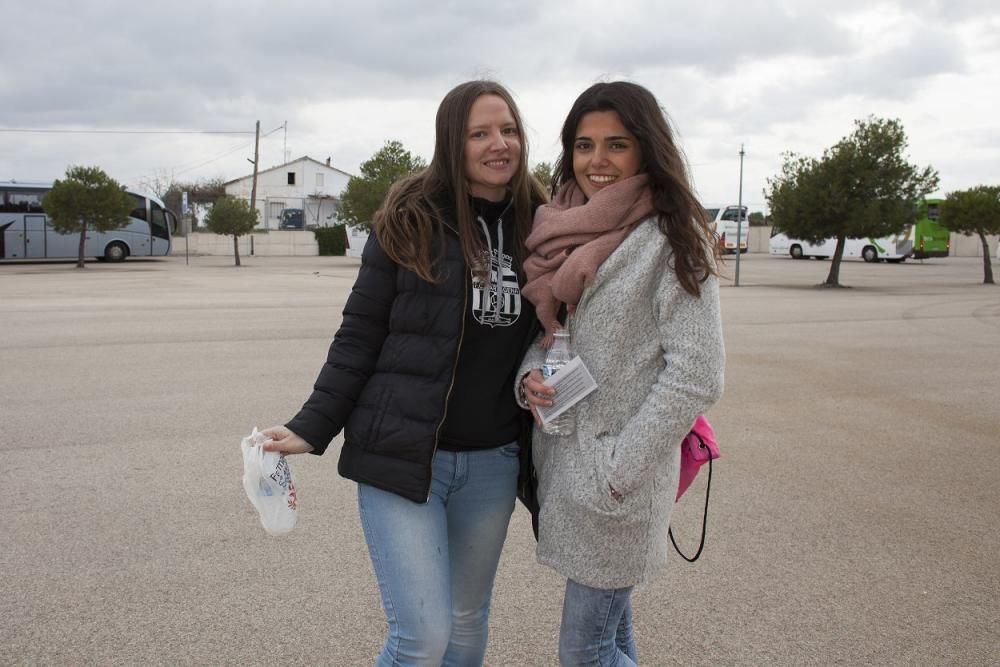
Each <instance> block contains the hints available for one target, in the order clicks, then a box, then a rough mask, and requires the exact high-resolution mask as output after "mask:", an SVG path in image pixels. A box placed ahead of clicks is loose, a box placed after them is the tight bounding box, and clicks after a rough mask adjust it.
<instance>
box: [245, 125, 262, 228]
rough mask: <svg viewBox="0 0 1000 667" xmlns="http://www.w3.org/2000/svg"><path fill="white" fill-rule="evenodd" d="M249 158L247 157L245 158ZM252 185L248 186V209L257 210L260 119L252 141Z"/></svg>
mask: <svg viewBox="0 0 1000 667" xmlns="http://www.w3.org/2000/svg"><path fill="white" fill-rule="evenodd" d="M247 159H248V160H249V158H247ZM250 162H253V185H252V186H251V187H250V210H251V211H254V212H255V213H256V211H257V163H258V162H260V121H259V120H258V121H257V138H256V139H255V140H254V143H253V160H250Z"/></svg>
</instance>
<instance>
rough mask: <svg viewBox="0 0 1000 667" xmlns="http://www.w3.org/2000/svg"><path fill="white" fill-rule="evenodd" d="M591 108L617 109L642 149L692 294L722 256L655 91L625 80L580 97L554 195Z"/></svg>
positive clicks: (566, 131) (565, 131)
mask: <svg viewBox="0 0 1000 667" xmlns="http://www.w3.org/2000/svg"><path fill="white" fill-rule="evenodd" d="M593 111H614V112H615V113H617V114H618V117H619V118H621V121H622V125H624V126H625V129H627V130H628V131H629V132H630V133H631V134H632V135H633V136H634V137H635V138H636V139H637V140H638V142H639V147H640V149H641V150H642V165H641V167H640V169H639V171H640V173H645V174H648V175H649V186H650V189H651V190H652V193H653V207H654V208H655V209H656V212H657V213H658V214H659V225H660V231H661V232H663V233H664V234H665V235H666V237H667V238H668V239H669V240H670V245H671V247H672V248H673V256H674V271H675V272H676V273H677V280H678V281H679V282H680V284H681V286H682V287H683V288H684V289H685V290H686V291H687V292H688V293H689V294H691V295H693V296H699V295H700V294H701V283H702V282H704V281H705V280H706V279H708V277H709V276H710V275H718V269H717V265H716V261H717V259H718V258H719V257H720V256H721V255H720V253H719V248H718V245H717V244H715V243H714V242H713V240H714V237H715V235H714V234H713V232H712V231H711V229H710V228H709V226H708V221H707V220H706V217H705V209H704V208H702V206H701V204H700V203H699V202H698V199H697V198H696V197H695V195H694V191H693V189H692V187H691V181H690V178H689V176H688V169H687V163H686V160H685V159H684V154H683V153H682V152H681V150H680V148H679V147H678V146H677V144H676V143H675V142H674V137H673V132H671V130H670V124H669V123H668V122H667V118H666V113H665V112H664V111H663V109H662V108H661V107H660V105H659V104H658V103H657V101H656V98H655V97H654V96H653V94H652V93H651V92H649V91H648V90H647V89H645V88H643V87H642V86H640V85H638V84H635V83H629V82H627V81H615V82H612V83H596V84H594V85H593V86H591V87H590V88H588V89H587V90H585V91H583V93H581V95H580V96H579V97H578V98H576V102H574V103H573V108H572V109H570V111H569V115H568V116H567V117H566V122H565V123H563V128H562V154H561V155H560V156H559V159H558V161H557V162H556V166H555V168H554V169H553V178H552V188H553V194H554V193H555V191H556V190H558V188H559V186H561V185H562V184H563V183H566V182H568V181H571V180H573V179H575V178H576V176H575V175H574V173H573V145H574V144H575V143H576V130H577V127H578V126H579V124H580V121H581V120H582V119H583V117H584V116H585V115H586V114H588V113H591V112H593Z"/></svg>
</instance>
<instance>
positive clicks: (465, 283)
mask: <svg viewBox="0 0 1000 667" xmlns="http://www.w3.org/2000/svg"><path fill="white" fill-rule="evenodd" d="M462 288H463V291H464V292H465V295H464V297H463V299H462V312H461V315H462V327H461V329H460V330H459V334H458V345H457V346H456V347H455V361H453V362H452V364H451V382H450V383H449V384H448V392H447V393H446V394H445V395H444V412H443V413H442V414H441V421H440V422H438V426H437V430H436V431H435V432H434V449H432V450H431V458H430V460H429V461H428V462H427V502H429V501H430V499H431V487H432V486H433V484H434V455H435V454H437V450H438V441H439V440H440V438H441V427H442V426H444V420H445V419H447V418H448V400H449V399H450V398H451V390H452V389H454V388H455V376H456V375H458V358H459V356H460V355H461V353H462V342H463V341H464V340H465V315H466V313H465V309H466V308H468V307H469V289H471V286H470V285H469V272H468V270H466V271H465V278H464V279H463V280H462Z"/></svg>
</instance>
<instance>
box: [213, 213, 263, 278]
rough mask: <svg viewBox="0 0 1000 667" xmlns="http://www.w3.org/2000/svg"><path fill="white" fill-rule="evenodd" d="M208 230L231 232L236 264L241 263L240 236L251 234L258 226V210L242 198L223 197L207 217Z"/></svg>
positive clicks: (223, 232)
mask: <svg viewBox="0 0 1000 667" xmlns="http://www.w3.org/2000/svg"><path fill="white" fill-rule="evenodd" d="M205 224H206V225H208V231H210V232H212V233H213V234H231V235H232V237H233V257H235V258H236V266H239V265H240V246H239V238H240V237H241V236H243V235H244V234H249V233H250V232H251V231H253V228H254V227H256V226H257V211H256V210H252V209H251V208H250V204H249V203H247V202H245V201H243V200H242V199H234V198H232V197H221V198H219V199H217V200H216V202H215V204H213V205H212V209H211V210H210V211H209V212H208V215H207V216H206V217H205Z"/></svg>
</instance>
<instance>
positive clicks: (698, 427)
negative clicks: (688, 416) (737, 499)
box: [676, 415, 721, 500]
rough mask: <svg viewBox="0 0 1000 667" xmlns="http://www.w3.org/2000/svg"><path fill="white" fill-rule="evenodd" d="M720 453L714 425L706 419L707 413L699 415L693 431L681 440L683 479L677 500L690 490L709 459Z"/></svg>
mask: <svg viewBox="0 0 1000 667" xmlns="http://www.w3.org/2000/svg"><path fill="white" fill-rule="evenodd" d="M720 455H721V454H720V452H719V443H718V442H716V441H715V431H713V430H712V425H711V424H709V423H708V420H707V419H705V415H698V418H697V419H695V420H694V425H693V426H692V427H691V432H690V433H688V435H687V437H686V438H684V440H683V441H682V442H681V479H680V483H679V484H678V485H677V498H676V500H680V499H681V496H682V495H684V492H685V491H687V490H688V487H689V486H691V483H692V482H694V478H695V477H697V476H698V471H699V470H701V467H702V466H703V465H705V463H707V462H708V461H711V460H712V459H717V458H719V456H720Z"/></svg>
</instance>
